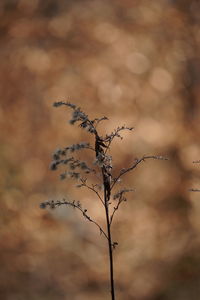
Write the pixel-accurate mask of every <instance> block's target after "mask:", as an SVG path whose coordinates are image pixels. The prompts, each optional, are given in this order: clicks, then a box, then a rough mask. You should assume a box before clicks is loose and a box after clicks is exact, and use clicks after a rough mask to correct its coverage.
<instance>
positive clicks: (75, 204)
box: [40, 199, 108, 240]
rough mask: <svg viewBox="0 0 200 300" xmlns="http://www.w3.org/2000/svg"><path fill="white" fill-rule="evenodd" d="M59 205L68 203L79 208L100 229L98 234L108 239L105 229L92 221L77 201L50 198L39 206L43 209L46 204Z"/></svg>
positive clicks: (53, 206) (52, 206)
mask: <svg viewBox="0 0 200 300" xmlns="http://www.w3.org/2000/svg"><path fill="white" fill-rule="evenodd" d="M61 205H69V206H72V207H73V208H77V209H79V210H80V211H81V212H82V214H83V216H84V217H85V218H86V219H87V220H88V221H90V222H92V223H93V224H95V225H96V226H97V227H98V228H99V230H100V234H103V235H104V236H105V238H106V239H107V240H108V236H107V234H106V233H105V231H104V230H103V229H102V227H101V226H100V225H99V224H98V223H97V222H96V221H94V220H93V219H92V218H91V217H90V216H89V215H88V214H87V209H83V208H82V207H81V204H80V202H79V201H77V202H75V201H72V202H71V201H66V200H65V199H63V201H60V200H57V201H54V200H51V201H46V202H42V203H41V204H40V208H42V209H45V208H46V207H47V206H50V207H51V208H55V207H56V206H61Z"/></svg>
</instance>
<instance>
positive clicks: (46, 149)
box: [0, 0, 200, 300]
mask: <svg viewBox="0 0 200 300" xmlns="http://www.w3.org/2000/svg"><path fill="white" fill-rule="evenodd" d="M199 11H200V4H199V1H192V0H174V1H172V0H171V1H170V0H168V1H167V0H162V1H161V0H154V1H149V0H140V1H137V0H116V1H114V0H112V1H111V0H110V1H106V0H95V1H89V0H82V1H81V0H79V1H78V0H76V1H70V0H59V1H58V0H45V1H42V0H31V1H29V0H1V1H0V27H1V31H0V37H1V46H0V57H1V71H0V81H1V106H0V125H1V144H0V153H1V155H0V165H1V172H0V181H1V208H0V214H1V219H0V222H1V224H0V235H1V240H0V251H1V256H0V293H1V295H0V296H1V299H5V300H25V299H30V300H36V299H37V300H38V299H41V300H45V299H48V300H57V299H58V300H62V299H67V300H68V299H69V300H85V299H95V300H101V299H109V287H108V273H107V271H108V270H107V248H106V243H105V241H104V239H103V237H100V236H99V232H98V230H97V229H96V228H95V227H94V226H93V225H92V224H88V222H86V220H84V219H83V218H82V217H81V216H80V214H79V213H78V212H76V211H73V210H72V209H70V208H64V207H63V208H60V209H57V210H53V211H49V210H40V209H39V203H40V202H42V201H45V200H48V199H60V198H62V197H63V196H69V197H70V198H72V199H77V200H78V199H82V203H83V204H84V205H85V206H86V207H87V208H88V212H89V214H91V215H92V216H93V217H94V216H96V218H97V220H98V221H99V222H103V220H104V219H103V217H104V216H103V214H102V213H101V210H100V206H99V205H98V201H97V200H95V199H93V198H92V195H91V194H90V193H87V194H85V193H83V191H82V190H81V192H80V190H78V191H77V190H76V189H75V188H74V183H73V182H71V181H70V182H69V181H65V182H60V181H59V179H58V175H59V172H51V171H49V167H48V166H49V163H50V161H51V153H52V152H53V150H54V149H56V148H57V147H64V146H67V145H69V144H71V143H76V142H77V141H80V140H81V141H85V140H87V138H89V137H88V136H87V134H85V133H83V131H81V130H80V129H77V128H75V127H70V125H69V124H68V123H67V120H68V119H69V117H70V114H69V112H67V110H66V109H65V108H57V109H55V108H53V107H52V103H53V102H54V101H59V100H70V101H72V102H74V103H76V104H78V105H81V107H82V108H83V109H84V111H86V112H87V113H88V114H89V115H90V116H91V117H100V116H102V115H106V116H108V117H109V119H110V121H107V122H106V123H104V126H105V127H104V126H103V127H102V130H103V129H105V130H106V131H107V132H110V131H111V130H112V129H113V128H114V127H116V126H118V125H123V124H126V125H128V126H134V127H135V131H134V132H133V133H132V134H131V133H126V134H125V139H124V141H122V142H121V141H116V142H115V144H114V147H113V156H114V163H115V166H116V170H117V169H119V168H121V167H126V166H128V165H130V164H131V162H132V161H134V158H135V157H140V156H142V155H143V154H159V155H160V154H162V155H166V156H168V157H170V161H169V162H163V161H148V162H146V163H144V164H142V165H140V167H138V169H137V170H136V171H134V172H133V173H132V174H130V175H129V176H126V178H125V179H126V180H127V181H126V180H124V182H123V183H122V187H124V186H127V187H134V188H136V192H135V193H134V194H133V195H130V196H129V201H128V202H127V203H126V204H123V206H122V207H121V210H120V211H119V212H118V215H117V218H116V219H115V223H114V227H113V228H114V231H113V235H114V240H117V241H118V242H119V246H118V248H117V250H116V251H115V279H116V291H117V299H119V300H120V299H123V300H129V299H130V300H131V299H135V300H158V299H159V300H179V299H180V300H192V299H194V300H196V299H200V238H199V234H200V194H198V193H189V192H188V189H189V188H193V187H196V188H198V187H199V186H200V182H199V180H200V179H199V178H198V177H199V172H200V169H199V165H194V164H193V163H192V162H193V160H197V159H200V148H199V136H200V128H199V123H200V101H199V94H200V90H199V89H200V88H199V87H200V55H199V53H200V27H199V22H200V17H199V16H200V14H199ZM92 159H93V158H92ZM125 182H126V183H125Z"/></svg>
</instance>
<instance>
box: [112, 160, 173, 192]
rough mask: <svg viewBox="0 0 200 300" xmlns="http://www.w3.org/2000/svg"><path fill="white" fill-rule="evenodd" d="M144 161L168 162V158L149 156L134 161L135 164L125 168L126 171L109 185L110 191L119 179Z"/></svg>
mask: <svg viewBox="0 0 200 300" xmlns="http://www.w3.org/2000/svg"><path fill="white" fill-rule="evenodd" d="M146 159H160V160H168V158H166V157H163V156H156V155H150V156H143V157H142V158H140V159H136V160H135V163H134V164H133V165H132V166H131V167H129V168H127V169H122V170H121V172H120V174H119V175H118V176H117V177H116V178H114V179H113V183H112V185H111V189H112V188H113V187H114V185H115V184H116V182H117V181H118V180H119V178H120V177H122V176H123V175H124V174H126V173H128V172H130V171H132V170H133V169H135V168H136V167H137V166H138V165H139V164H140V163H141V162H143V161H145V160H146Z"/></svg>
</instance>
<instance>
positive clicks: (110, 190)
mask: <svg viewBox="0 0 200 300" xmlns="http://www.w3.org/2000/svg"><path fill="white" fill-rule="evenodd" d="M54 106H55V107H59V106H66V107H69V108H71V110H72V118H71V119H70V121H69V123H70V124H71V125H74V124H77V125H78V126H79V127H81V128H82V129H84V130H86V131H88V133H89V134H91V135H93V138H94V143H93V145H91V144H90V143H86V142H80V143H77V144H73V145H71V146H67V147H65V148H63V149H57V150H56V151H55V152H54V153H53V161H52V162H51V165H50V169H51V170H57V169H58V167H59V166H60V165H65V166H66V167H67V170H66V171H65V172H64V173H62V174H60V179H61V180H64V179H65V178H74V179H76V180H77V181H78V185H77V188H87V189H88V190H91V191H92V192H93V193H95V194H96V198H97V199H98V200H99V201H100V202H101V203H102V206H103V209H104V212H105V222H106V229H104V228H103V226H102V225H101V224H99V223H98V222H96V221H95V218H93V217H91V216H90V215H89V214H88V210H87V209H85V208H83V207H82V204H81V202H80V201H75V200H73V201H68V200H66V199H65V198H64V199H62V200H51V201H46V202H43V203H41V204H40V207H41V208H46V207H48V206H50V207H51V208H55V207H57V206H61V205H68V206H71V207H73V208H75V209H77V210H79V211H80V212H81V213H82V215H83V216H84V217H85V218H86V219H87V220H88V221H90V222H91V223H93V224H94V225H96V226H97V227H98V229H99V231H100V234H102V235H103V236H104V237H105V239H106V240H107V245H108V256H109V260H108V262H109V273H110V292H111V299H112V300H114V299H115V283H114V261H113V251H114V249H115V248H116V246H117V245H118V243H117V242H116V241H113V238H112V231H111V227H112V224H113V220H114V217H115V216H116V212H117V210H118V209H119V207H120V205H121V204H122V203H123V202H125V201H126V200H127V197H126V195H127V193H129V192H133V191H134V190H133V189H131V188H122V189H120V190H117V191H116V192H115V193H114V188H115V186H116V184H117V183H119V182H120V180H121V177H122V176H123V175H125V174H126V173H128V172H130V171H132V170H134V169H135V168H136V167H137V166H138V165H139V164H141V163H142V162H144V161H145V160H147V159H161V160H167V158H165V157H162V156H155V155H149V156H143V157H141V158H139V159H135V160H134V162H133V164H132V165H131V166H130V167H128V168H123V169H121V170H120V172H119V173H118V174H117V175H116V176H114V175H113V165H112V156H111V155H110V150H111V144H112V142H113V140H114V139H115V138H120V139H122V136H121V133H122V132H123V131H124V130H128V131H132V130H133V127H127V126H121V127H117V128H116V129H114V130H113V132H111V133H110V134H106V135H105V136H101V135H100V133H99V129H98V125H99V124H100V123H101V122H103V121H105V120H108V119H107V117H102V118H95V119H92V120H91V119H90V118H89V117H88V115H86V114H85V113H84V112H83V111H82V110H81V109H80V108H79V107H77V106H76V105H74V104H72V103H69V102H55V103H54ZM83 149H88V150H91V151H92V152H93V155H92V156H91V164H90V166H89V165H88V163H87V162H85V161H81V160H80V159H77V158H76V157H75V152H77V151H81V150H83ZM108 153H109V154H108ZM91 165H92V166H91ZM96 174H100V178H101V183H100V184H99V183H95V184H93V183H92V184H90V183H89V181H90V180H89V176H90V175H91V176H92V177H94V176H95V175H96Z"/></svg>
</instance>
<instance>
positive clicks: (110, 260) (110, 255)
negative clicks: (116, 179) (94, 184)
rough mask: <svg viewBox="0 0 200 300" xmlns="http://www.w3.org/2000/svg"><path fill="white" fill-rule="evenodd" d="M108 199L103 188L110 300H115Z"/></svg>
mask: <svg viewBox="0 0 200 300" xmlns="http://www.w3.org/2000/svg"><path fill="white" fill-rule="evenodd" d="M108 202H109V199H107V195H106V189H105V186H104V203H105V212H106V226H107V236H108V250H109V266H110V287H111V291H110V292H111V299H112V300H115V286H114V271H113V249H112V237H111V230H110V219H109V207H108V206H109V203H108Z"/></svg>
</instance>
